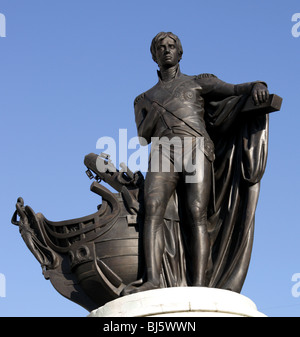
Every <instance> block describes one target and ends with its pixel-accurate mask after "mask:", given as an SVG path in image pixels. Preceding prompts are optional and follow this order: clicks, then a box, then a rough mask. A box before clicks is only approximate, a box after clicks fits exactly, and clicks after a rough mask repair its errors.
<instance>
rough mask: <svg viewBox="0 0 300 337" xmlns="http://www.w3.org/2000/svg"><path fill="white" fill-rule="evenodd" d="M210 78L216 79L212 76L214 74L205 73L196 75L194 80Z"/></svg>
mask: <svg viewBox="0 0 300 337" xmlns="http://www.w3.org/2000/svg"><path fill="white" fill-rule="evenodd" d="M210 77H217V76H216V75H214V74H207V73H205V74H200V75H197V76H196V79H197V80H198V79H202V78H210Z"/></svg>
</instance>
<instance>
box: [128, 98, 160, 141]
mask: <svg viewBox="0 0 300 337" xmlns="http://www.w3.org/2000/svg"><path fill="white" fill-rule="evenodd" d="M158 108H159V106H158V105H157V104H156V103H152V102H151V101H150V100H149V99H148V98H147V97H145V94H142V95H140V96H138V97H137V98H136V99H135V101H134V113H135V123H136V126H137V131H138V136H139V137H140V144H141V145H143V146H145V145H148V144H150V143H151V137H152V135H153V132H154V128H155V125H156V123H157V121H158V119H159V116H160V114H159V111H158V110H159V109H158Z"/></svg>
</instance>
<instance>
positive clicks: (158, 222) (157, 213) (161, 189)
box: [138, 172, 178, 291]
mask: <svg viewBox="0 0 300 337" xmlns="http://www.w3.org/2000/svg"><path fill="white" fill-rule="evenodd" d="M177 181H178V173H176V172H173V173H172V172H148V173H147V176H146V180H145V193H144V194H145V198H144V201H145V221H144V234H143V239H144V254H145V263H146V271H147V282H146V283H144V284H143V285H142V286H141V287H139V288H138V289H139V291H143V290H147V289H153V288H157V287H159V283H160V272H161V265H162V257H163V252H164V248H165V238H164V214H165V211H166V207H167V204H168V202H169V200H170V197H171V196H172V194H173V193H174V191H175V189H176V185H177Z"/></svg>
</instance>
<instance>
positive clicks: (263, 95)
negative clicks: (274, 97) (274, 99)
mask: <svg viewBox="0 0 300 337" xmlns="http://www.w3.org/2000/svg"><path fill="white" fill-rule="evenodd" d="M252 98H253V101H254V103H255V105H260V104H261V103H264V102H266V101H267V100H268V99H269V90H268V88H267V87H266V86H265V85H264V84H262V83H256V84H254V86H253V89H252Z"/></svg>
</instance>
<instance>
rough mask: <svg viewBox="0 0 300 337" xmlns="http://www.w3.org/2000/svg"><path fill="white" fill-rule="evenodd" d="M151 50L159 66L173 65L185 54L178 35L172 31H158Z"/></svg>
mask: <svg viewBox="0 0 300 337" xmlns="http://www.w3.org/2000/svg"><path fill="white" fill-rule="evenodd" d="M150 51H151V54H152V58H153V60H154V61H155V62H156V63H157V64H158V65H159V67H171V66H173V65H175V64H177V63H178V62H179V61H180V60H181V57H182V54H183V50H182V46H181V42H180V40H179V38H178V36H176V35H175V34H173V33H171V32H168V33H165V32H160V33H158V34H157V35H156V36H155V37H154V39H153V40H152V43H151V47H150Z"/></svg>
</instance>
